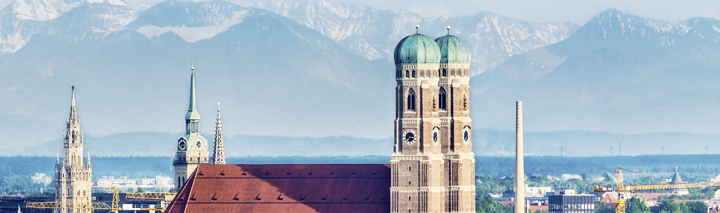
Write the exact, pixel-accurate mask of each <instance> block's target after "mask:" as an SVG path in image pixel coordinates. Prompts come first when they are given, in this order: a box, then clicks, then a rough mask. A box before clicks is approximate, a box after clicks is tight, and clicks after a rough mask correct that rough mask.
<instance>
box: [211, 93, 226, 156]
mask: <svg viewBox="0 0 720 213" xmlns="http://www.w3.org/2000/svg"><path fill="white" fill-rule="evenodd" d="M213 164H225V145H224V144H223V136H222V120H221V119H220V102H218V116H217V125H216V126H215V153H214V155H213Z"/></svg>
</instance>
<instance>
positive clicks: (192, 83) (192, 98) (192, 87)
mask: <svg viewBox="0 0 720 213" xmlns="http://www.w3.org/2000/svg"><path fill="white" fill-rule="evenodd" d="M191 69H192V71H191V74H190V107H189V108H188V110H189V111H195V110H197V107H196V106H195V66H192V67H191Z"/></svg>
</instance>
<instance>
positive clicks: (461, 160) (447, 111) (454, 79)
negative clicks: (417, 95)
mask: <svg viewBox="0 0 720 213" xmlns="http://www.w3.org/2000/svg"><path fill="white" fill-rule="evenodd" d="M447 30H448V33H447V35H445V36H442V37H440V38H437V39H435V42H436V43H437V44H438V46H439V47H440V54H441V57H440V67H439V71H440V80H439V82H438V86H439V87H440V95H441V97H440V99H441V103H440V105H441V106H442V107H440V113H439V116H440V120H441V125H440V130H441V131H440V132H441V133H442V134H441V135H443V139H442V147H443V148H442V154H443V156H444V159H445V160H444V164H445V165H444V167H445V169H444V170H445V175H444V176H445V181H444V182H445V203H446V204H445V205H446V212H475V153H473V151H472V120H471V119H470V83H469V82H470V59H471V54H470V48H469V47H468V46H467V45H466V44H465V42H463V40H462V39H460V38H458V37H456V36H453V35H450V27H448V28H447Z"/></svg>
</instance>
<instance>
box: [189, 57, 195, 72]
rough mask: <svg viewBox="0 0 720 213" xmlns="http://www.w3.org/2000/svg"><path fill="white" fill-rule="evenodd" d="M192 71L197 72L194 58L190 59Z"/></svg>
mask: <svg viewBox="0 0 720 213" xmlns="http://www.w3.org/2000/svg"><path fill="white" fill-rule="evenodd" d="M190 71H191V72H194V71H195V59H194V58H190Z"/></svg>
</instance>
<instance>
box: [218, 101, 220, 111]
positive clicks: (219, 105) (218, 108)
mask: <svg viewBox="0 0 720 213" xmlns="http://www.w3.org/2000/svg"><path fill="white" fill-rule="evenodd" d="M219 111H220V102H218V112H219Z"/></svg>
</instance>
